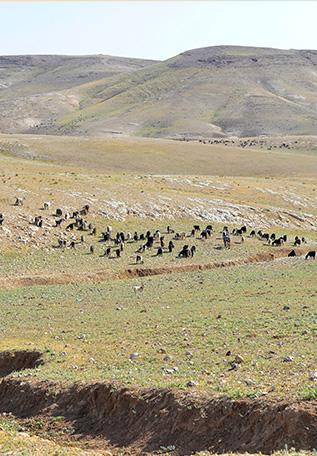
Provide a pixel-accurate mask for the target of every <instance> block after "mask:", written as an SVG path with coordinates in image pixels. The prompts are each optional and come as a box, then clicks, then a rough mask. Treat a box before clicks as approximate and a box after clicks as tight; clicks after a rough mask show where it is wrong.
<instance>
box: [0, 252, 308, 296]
mask: <svg viewBox="0 0 317 456" xmlns="http://www.w3.org/2000/svg"><path fill="white" fill-rule="evenodd" d="M290 250H291V249H289V248H281V249H276V252H274V254H272V253H269V252H268V253H258V254H256V255H253V256H248V257H244V258H235V259H232V260H224V261H212V262H210V263H184V262H182V263H181V264H178V265H175V264H173V265H166V266H162V267H153V268H144V267H141V268H140V267H136V268H134V269H132V268H129V269H125V270H123V271H121V272H117V273H116V272H109V271H96V272H92V273H89V272H88V273H74V274H50V275H38V274H35V275H31V276H19V277H8V278H6V277H0V287H1V288H5V289H11V288H16V287H27V286H34V285H68V284H74V283H75V284H76V283H86V282H87V283H102V282H106V281H108V280H122V279H131V278H139V277H148V276H154V275H162V274H177V273H182V272H194V271H207V270H210V269H217V268H229V267H233V266H241V265H247V264H255V263H265V262H271V261H274V260H275V259H278V258H287V256H288V253H289V252H290ZM296 253H297V256H300V255H302V254H303V253H304V250H303V249H296Z"/></svg>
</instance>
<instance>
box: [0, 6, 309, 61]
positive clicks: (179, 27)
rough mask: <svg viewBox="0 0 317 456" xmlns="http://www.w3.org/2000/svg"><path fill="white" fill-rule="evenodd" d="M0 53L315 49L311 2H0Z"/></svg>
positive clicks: (159, 55) (156, 55)
mask: <svg viewBox="0 0 317 456" xmlns="http://www.w3.org/2000/svg"><path fill="white" fill-rule="evenodd" d="M0 17H1V28H0V54H1V55H4V54H100V53H102V54H112V55H121V56H129V57H144V58H153V59H165V58H168V57H172V56H173V55H176V54H178V53H180V52H182V51H185V50H188V49H193V48H197V47H203V46H213V45H220V44H236V45H250V46H268V47H279V48H285V49H289V48H296V49H317V32H316V21H317V2H314V1H308V2H306V1H254V0H253V1H251V0H250V1H244V2H240V1H226V0H224V1H182V0H179V1H157V2H151V1H139V2H137V1H128V2H124V1H104V2H94V1H87V2H75V1H74V2H58V1H57V2H48V3H45V2H40V1H38V2H28V1H23V2H3V3H0Z"/></svg>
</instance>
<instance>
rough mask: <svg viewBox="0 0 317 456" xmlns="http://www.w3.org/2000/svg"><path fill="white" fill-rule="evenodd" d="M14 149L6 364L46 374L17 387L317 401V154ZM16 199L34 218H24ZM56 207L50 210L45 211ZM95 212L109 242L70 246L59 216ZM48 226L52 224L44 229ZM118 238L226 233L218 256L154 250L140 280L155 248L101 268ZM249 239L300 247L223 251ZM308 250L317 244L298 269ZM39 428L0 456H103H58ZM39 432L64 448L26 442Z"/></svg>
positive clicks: (102, 144) (5, 240)
mask: <svg viewBox="0 0 317 456" xmlns="http://www.w3.org/2000/svg"><path fill="white" fill-rule="evenodd" d="M0 142H1V150H2V152H1V154H0V212H2V213H3V214H4V223H3V226H2V227H0V240H1V253H0V314H1V322H0V331H1V335H2V337H1V340H0V351H6V350H12V351H14V350H24V349H27V350H34V349H36V350H39V351H41V352H42V353H43V359H44V364H43V365H41V366H39V367H37V368H35V369H27V370H22V371H15V372H12V373H11V374H10V376H11V377H14V378H16V377H18V378H21V379H23V380H24V379H27V380H30V381H38V380H41V381H42V380H45V381H53V382H57V383H58V384H63V385H71V384H73V383H74V382H86V383H94V382H110V383H113V384H116V385H120V384H121V385H122V384H123V385H125V386H128V387H135V386H136V387H149V388H172V389H174V391H179V390H181V391H187V392H189V394H190V393H191V392H192V391H195V393H196V394H200V393H202V394H205V393H208V394H209V395H210V397H222V396H227V397H229V398H232V399H237V398H261V397H266V398H268V399H272V400H276V399H277V398H283V399H286V400H288V401H292V400H294V399H302V400H307V401H308V400H310V401H311V400H315V399H317V390H316V381H315V372H316V336H317V319H316V318H317V285H316V267H317V263H316V262H315V261H305V260H304V258H303V254H305V253H306V252H307V251H308V250H316V245H317V232H316V231H317V198H316V195H315V191H316V188H317V180H316V169H317V168H316V165H317V158H316V156H315V155H314V154H313V153H311V154H302V153H301V154H300V153H296V152H294V151H292V152H291V153H289V154H288V153H286V152H277V151H276V150H272V151H269V152H265V151H260V150H257V149H254V150H241V149H238V148H233V147H225V146H204V145H200V144H194V143H192V144H191V143H186V144H182V143H176V142H171V141H165V140H164V141H158V140H142V139H140V140H137V139H133V140H131V139H130V140H129V139H127V138H122V139H114V138H105V139H101V138H98V139H93V140H88V139H87V138H60V137H47V138H43V137H39V136H38V137H36V136H12V137H11V136H9V135H1V138H0ZM88 148H89V154H88V153H87V150H88ZM193 156H194V157H195V160H193ZM250 156H252V159H250ZM207 165H208V166H207ZM17 196H19V197H22V198H23V199H24V204H23V206H21V207H16V206H14V205H13V203H14V200H15V197H17ZM44 201H50V202H51V203H52V205H51V207H50V209H49V210H47V211H44V210H43V209H42V208H43V202H44ZM87 203H88V204H89V205H90V206H91V209H90V211H89V214H88V215H87V217H86V218H87V221H88V222H91V223H92V224H93V225H94V226H95V227H96V229H97V235H96V236H91V235H90V234H88V233H87V232H84V233H83V234H84V236H85V240H84V242H83V243H80V242H79V237H80V235H81V234H82V232H80V231H77V230H75V231H73V232H66V230H65V228H66V225H67V224H68V221H66V222H64V224H63V225H62V226H61V228H56V227H55V226H54V225H55V217H54V213H55V210H56V208H62V210H63V211H69V212H70V211H72V210H76V209H80V208H81V207H83V205H84V204H87ZM35 215H42V217H43V221H44V223H43V227H42V228H40V229H38V228H36V227H35V226H34V225H33V224H32V219H33V218H34V216H35ZM109 224H110V225H112V227H113V232H114V233H116V232H117V231H124V232H125V233H127V232H131V233H134V231H138V233H141V232H146V231H147V230H148V229H149V230H151V231H154V230H156V229H160V230H161V232H162V234H164V235H165V242H166V245H167V243H168V241H169V240H170V239H172V238H173V235H172V234H167V233H166V227H167V225H171V226H172V227H173V228H174V229H175V231H178V232H182V231H184V232H185V233H186V234H187V235H188V234H189V233H190V231H191V229H192V226H193V225H194V224H199V225H200V226H201V227H202V228H203V227H205V226H206V225H207V224H212V225H213V227H214V232H213V234H212V236H211V237H210V238H209V239H207V240H206V241H202V240H201V239H200V238H199V236H198V234H197V236H195V237H193V238H192V237H186V238H185V239H184V240H182V241H176V240H175V241H174V244H175V250H174V252H173V253H172V254H169V253H164V255H163V256H162V257H157V256H156V255H155V254H156V248H157V247H158V246H159V244H158V243H156V244H155V246H154V248H153V249H152V250H149V251H146V252H145V253H144V254H143V257H144V258H143V259H144V264H142V265H136V264H135V252H136V250H137V248H138V247H139V245H140V244H141V242H128V243H126V245H125V248H124V251H123V254H122V257H121V258H118V259H116V258H105V257H102V254H103V252H104V249H105V244H103V243H100V242H99V239H100V233H101V232H102V231H104V230H105V228H106V226H107V225H109ZM244 224H246V225H247V227H248V233H249V232H250V230H251V229H253V228H254V229H257V230H258V229H262V230H264V231H267V232H269V233H272V232H274V233H276V234H277V235H278V236H279V235H283V234H287V236H288V241H287V243H286V244H285V245H284V246H283V247H282V248H280V247H272V246H270V245H268V244H267V243H266V242H264V241H262V240H260V239H258V238H250V237H249V236H248V235H246V236H245V239H244V242H243V243H242V242H241V238H240V237H239V236H237V237H234V236H232V246H231V249H230V250H226V249H224V248H223V245H222V239H221V230H222V228H223V226H224V225H228V226H229V227H230V228H233V227H241V226H242V225H244ZM295 235H298V236H300V237H302V236H305V238H306V239H307V244H304V245H303V246H301V249H299V250H298V253H299V254H300V255H299V256H298V257H297V258H287V256H286V255H287V253H288V252H289V251H290V250H291V249H292V248H293V241H294V236H295ZM60 236H64V237H65V238H66V239H67V245H69V243H70V241H71V239H72V237H73V238H74V239H76V248H75V249H70V248H66V249H58V248H56V245H57V240H58V238H59V237H60ZM92 244H93V245H94V246H95V253H94V254H90V253H89V246H90V245H92ZM184 244H189V245H196V248H197V253H196V255H195V256H194V258H190V259H179V258H177V254H178V252H179V251H180V249H181V247H182V246H183V245H184ZM270 255H273V256H274V258H275V259H274V261H271V258H270ZM111 256H112V257H114V256H115V255H114V254H112V255H111ZM272 260H273V257H272ZM230 262H231V264H229V263H230ZM222 263H223V264H222ZM219 264H222V267H219ZM207 265H208V268H210V269H208V270H207V269H206V270H204V268H206V267H207ZM216 266H217V267H216ZM229 266H230V267H229ZM199 267H200V270H199V269H198V268H199ZM136 269H139V270H142V269H143V270H145V273H144V277H141V276H142V271H141V272H140V271H139V272H138V273H135V271H136ZM129 271H130V272H129ZM153 271H154V272H155V271H156V272H158V271H159V273H160V274H159V275H151V274H152V273H153ZM133 273H135V274H133ZM137 274H139V276H137ZM137 285H143V286H144V291H143V292H142V293H141V292H135V291H134V287H135V286H137ZM131 355H132V359H131ZM190 385H192V386H190ZM35 419H36V420H37V419H38V418H32V420H33V421H32V420H31V422H30V423H29V424H30V426H29V427H28V426H26V428H24V425H25V423H24V422H19V421H17V422H15V421H14V420H15V418H14V417H11V418H8V417H1V419H0V429H1V430H2V432H1V433H0V454H3V453H4V454H6V453H5V452H7V453H8V452H10V451H16V452H17V454H26V455H28V454H43V452H45V453H47V454H61V455H62V454H63V455H64V454H65V455H68V454H69V455H73V454H74V455H77V454H78V455H81V454H91V453H90V452H89V448H88V447H87V453H85V451H86V448H85V447H82V448H81V449H78V448H66V447H63V446H62V447H60V446H59V444H58V442H59V443H61V441H59V437H58V436H55V437H54V436H52V435H49V434H47V435H46V434H45V432H44V431H43V430H40V429H39V430H36V423H35V422H34V420H35ZM68 424H69V423H68ZM68 424H67V426H68ZM46 425H47V423H46V424H45V426H46ZM47 426H48V425H47ZM65 426H66V425H65ZM67 426H66V427H67ZM21 427H22V429H21ZM48 427H49V426H48ZM66 427H65V433H64V434H65V435H64V436H63V437H61V440H63V441H64V440H65V438H66V437H67V432H68V431H67V430H66ZM23 429H24V431H23ZM25 429H26V430H27V431H28V430H29V429H31V431H30V432H31V434H32V433H38V434H41V436H42V437H44V438H51V437H53V438H55V440H56V441H57V443H56V444H55V443H52V442H49V441H45V440H40V439H38V440H37V439H34V438H33V437H30V436H29V437H28V436H24V437H25V438H24V437H23V434H22V435H20V434H21V432H20V431H21V430H22V432H25ZM45 429H46V428H45ZM45 429H44V430H45ZM42 431H43V432H42ZM69 433H71V430H69ZM65 436H66V437H65ZM23 438H24V442H23V444H22V439H23ZM72 443H74V442H72ZM32 445H33V447H32V448H34V450H31V449H30V448H31V446H32ZM31 451H33V453H32V452H31ZM36 451H37V453H36ZM98 451H99V447H96V450H95V452H94V453H93V454H99V453H98ZM100 451H101V452H100V454H109V452H108V453H107V451H108V450H105V449H104V447H102V448H100ZM118 451H119V450H118ZM1 452H2V453H1ZM19 452H20V453H19ZM12 454H15V453H12ZM110 454H111V453H110ZM116 454H119V453H118V452H116ZM123 454H124V453H123ZM281 454H283V453H281Z"/></svg>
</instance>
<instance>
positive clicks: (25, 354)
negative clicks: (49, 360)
mask: <svg viewBox="0 0 317 456" xmlns="http://www.w3.org/2000/svg"><path fill="white" fill-rule="evenodd" d="M41 364H43V359H42V353H41V352H39V351H30V350H20V351H3V352H0V377H5V376H6V375H9V374H11V372H14V371H20V370H23V369H34V368H36V367H38V366H40V365H41Z"/></svg>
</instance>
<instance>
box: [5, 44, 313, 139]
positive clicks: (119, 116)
mask: <svg viewBox="0 0 317 456" xmlns="http://www.w3.org/2000/svg"><path fill="white" fill-rule="evenodd" d="M2 59H6V58H0V69H1V71H0V87H1V85H2V87H3V88H2V89H0V130H1V131H2V132H32V133H42V134H43V133H44V134H45V133H55V134H72V135H74V134H84V135H102V134H105V133H108V132H111V131H114V132H118V133H124V134H131V135H140V136H152V137H175V138H177V137H183V136H185V137H211V136H257V135H262V134H266V135H293V134H294V135H314V134H316V132H317V51H313V50H278V49H268V48H251V47H238V46H217V47H209V48H202V49H195V50H191V51H187V52H184V53H182V54H180V55H178V56H176V57H173V58H171V59H168V60H166V61H164V62H153V61H152V62H151V61H142V60H134V59H120V58H116V57H105V56H91V57H56V56H46V57H27V56H26V57H18V58H16V59H17V60H16V62H15V63H13V62H12V63H11V65H12V67H11V66H10V67H9V68H8V69H7V70H6V71H5V72H3V70H2V68H3V60H2ZM33 59H34V60H33ZM41 59H42V60H41ZM107 59H108V60H107ZM4 61H5V60H4ZM29 61H30V62H32V61H34V63H33V67H32V65H31V64H30V63H28V62H29ZM34 68H36V70H34ZM17 69H19V70H18V71H16V70H17ZM6 73H7V75H8V76H7V80H8V81H9V82H10V81H11V85H10V86H9V87H7V88H6V87H5V84H6V82H5V78H6V77H4V76H5V74H6ZM34 73H36V74H35V76H33V74H34ZM3 74H4V76H3Z"/></svg>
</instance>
